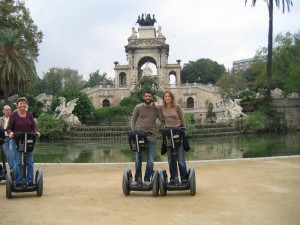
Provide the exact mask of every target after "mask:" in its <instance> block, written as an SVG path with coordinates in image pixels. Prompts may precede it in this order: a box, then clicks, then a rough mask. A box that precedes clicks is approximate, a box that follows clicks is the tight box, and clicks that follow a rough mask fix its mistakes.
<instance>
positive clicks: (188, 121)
mask: <svg viewBox="0 0 300 225" xmlns="http://www.w3.org/2000/svg"><path fill="white" fill-rule="evenodd" d="M183 116H184V121H185V127H186V129H187V130H186V133H187V134H188V135H189V134H192V133H193V131H194V126H193V124H195V115H194V114H193V113H184V114H183Z"/></svg>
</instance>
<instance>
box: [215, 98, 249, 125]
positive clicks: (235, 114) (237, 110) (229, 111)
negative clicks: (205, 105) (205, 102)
mask: <svg viewBox="0 0 300 225" xmlns="http://www.w3.org/2000/svg"><path fill="white" fill-rule="evenodd" d="M242 110H243V108H242V106H240V99H234V101H232V100H231V99H230V100H229V101H228V104H227V107H226V110H225V111H224V112H223V113H222V114H221V116H219V117H218V119H217V123H221V122H228V121H229V120H231V119H237V118H240V117H247V115H246V114H245V113H243V112H242Z"/></svg>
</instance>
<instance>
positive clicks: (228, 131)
mask: <svg viewBox="0 0 300 225" xmlns="http://www.w3.org/2000/svg"><path fill="white" fill-rule="evenodd" d="M129 130H130V124H129V123H125V124H118V125H107V124H106V125H101V126H82V127H72V128H70V130H69V132H67V133H66V134H65V135H64V136H63V138H64V139H65V140H118V141H127V132H128V131H129ZM242 133H243V131H239V130H237V129H236V128H234V127H232V126H231V125H229V124H196V125H194V127H192V128H191V132H190V133H189V135H188V136H189V137H190V138H202V137H219V136H233V135H241V134H242ZM157 135H158V139H160V138H161V136H160V135H161V134H160V133H159V132H158V134H157Z"/></svg>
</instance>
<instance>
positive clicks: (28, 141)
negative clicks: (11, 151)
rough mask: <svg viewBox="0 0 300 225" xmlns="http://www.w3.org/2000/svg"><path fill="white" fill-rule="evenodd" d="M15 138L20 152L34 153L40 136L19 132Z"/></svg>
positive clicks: (15, 134)
mask: <svg viewBox="0 0 300 225" xmlns="http://www.w3.org/2000/svg"><path fill="white" fill-rule="evenodd" d="M13 136H14V138H15V142H16V145H17V150H18V151H19V152H32V151H33V149H34V145H35V140H36V137H37V136H38V134H37V133H33V132H17V133H14V134H13Z"/></svg>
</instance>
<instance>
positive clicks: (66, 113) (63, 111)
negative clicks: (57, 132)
mask: <svg viewBox="0 0 300 225" xmlns="http://www.w3.org/2000/svg"><path fill="white" fill-rule="evenodd" d="M58 99H59V101H60V105H59V106H58V107H56V109H55V118H56V119H61V120H63V121H64V122H65V124H66V125H67V126H68V127H74V126H80V125H81V122H80V120H79V119H78V117H77V116H75V115H74V114H72V112H73V110H74V108H75V106H76V105H77V104H76V102H77V100H78V98H75V99H73V100H71V101H69V102H68V103H66V98H65V97H59V98H58Z"/></svg>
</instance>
